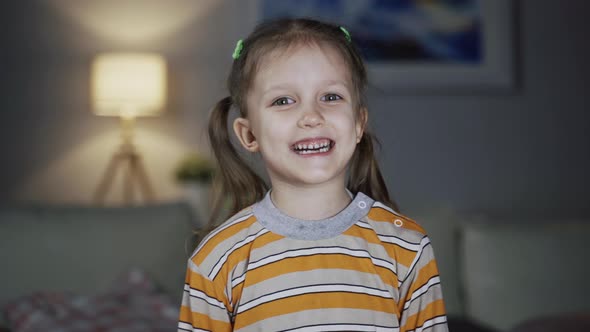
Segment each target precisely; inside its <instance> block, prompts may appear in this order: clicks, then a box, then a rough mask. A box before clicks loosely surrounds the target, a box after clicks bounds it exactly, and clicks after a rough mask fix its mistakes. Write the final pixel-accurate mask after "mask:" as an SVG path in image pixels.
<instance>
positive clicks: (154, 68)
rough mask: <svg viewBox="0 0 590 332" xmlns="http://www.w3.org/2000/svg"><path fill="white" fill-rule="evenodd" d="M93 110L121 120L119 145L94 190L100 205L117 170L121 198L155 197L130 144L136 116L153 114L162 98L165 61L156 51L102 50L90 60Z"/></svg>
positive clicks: (160, 107) (127, 201) (131, 200)
mask: <svg viewBox="0 0 590 332" xmlns="http://www.w3.org/2000/svg"><path fill="white" fill-rule="evenodd" d="M91 75H92V82H91V90H92V100H93V108H94V113H95V114H97V115H101V116H117V117H119V118H120V119H121V145H120V146H119V149H118V151H116V152H115V154H114V155H113V156H112V157H111V160H110V162H109V164H108V166H107V168H106V170H105V172H104V174H103V176H102V178H101V180H100V183H99V185H98V188H97V190H96V192H95V193H94V200H95V202H96V203H98V204H104V203H105V199H106V196H107V194H108V192H109V191H110V189H111V187H112V184H113V181H114V180H115V178H116V177H117V173H122V172H124V173H123V174H122V175H123V176H124V177H123V201H124V203H125V204H132V203H134V202H135V196H136V193H140V194H141V195H142V196H143V200H144V201H145V202H150V201H153V200H154V199H155V195H154V192H153V189H152V187H151V185H150V181H149V178H148V176H147V172H146V169H145V166H144V163H143V161H142V158H141V155H140V154H139V152H138V151H137V149H136V147H135V145H134V143H133V127H134V124H135V118H136V117H138V116H156V115H159V114H160V113H161V112H162V111H163V107H164V104H165V100H166V62H165V60H164V58H163V57H161V56H160V55H157V54H149V53H148V54H146V53H104V54H100V55H98V56H97V57H96V58H95V59H94V61H93V63H92V73H91Z"/></svg>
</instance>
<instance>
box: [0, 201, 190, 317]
mask: <svg viewBox="0 0 590 332" xmlns="http://www.w3.org/2000/svg"><path fill="white" fill-rule="evenodd" d="M194 224H196V223H193V216H192V214H191V211H190V207H188V206H187V205H185V204H184V203H165V204H159V205H148V206H137V207H104V208H103V207H47V206H46V207H39V206H38V207H18V208H17V207H15V208H7V209H0V270H1V273H0V306H3V305H4V304H5V303H6V302H7V301H9V300H11V299H14V298H16V297H19V296H23V295H28V294H30V293H32V292H35V291H71V292H76V293H79V294H96V293H99V292H101V291H103V290H105V289H106V288H108V287H110V286H111V285H112V283H113V281H114V280H116V279H117V278H119V277H120V276H121V275H122V274H123V273H124V272H125V271H126V270H127V269H130V268H134V267H137V268H140V269H142V270H144V271H145V272H146V273H147V274H148V276H150V277H151V278H152V279H154V280H155V281H156V283H157V284H158V285H160V286H161V287H162V289H163V290H164V291H166V292H167V293H169V294H170V295H172V296H173V297H174V299H177V300H179V299H180V296H181V294H182V289H183V285H184V276H185V269H186V259H187V257H188V255H189V254H190V251H191V250H192V244H191V241H192V238H193V236H192V233H193V232H192V231H193V228H194V227H193V225H194Z"/></svg>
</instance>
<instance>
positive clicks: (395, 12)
mask: <svg viewBox="0 0 590 332" xmlns="http://www.w3.org/2000/svg"><path fill="white" fill-rule="evenodd" d="M513 7H514V5H513V2H512V1H511V0H429V1H417V0H373V1H369V0H367V1H358V0H281V1H276V0H258V10H259V15H258V17H259V20H267V19H274V18H280V17H311V18H317V19H321V20H324V21H329V22H333V23H335V24H338V25H341V26H344V27H345V28H346V29H347V30H348V31H350V33H351V35H352V39H353V42H354V43H355V44H356V45H357V46H358V47H359V49H360V50H361V52H362V54H363V56H364V58H365V59H366V63H367V68H368V72H369V81H370V85H371V86H372V87H374V88H376V89H378V90H380V91H383V92H385V93H391V94H396V93H400V94H408V93H409V94H414V93H416V94H422V93H461V94H462V93H478V92H485V93H487V92H494V91H498V92H506V91H510V90H511V89H512V88H513V86H514V50H513V38H512V34H513V14H514V13H513Z"/></svg>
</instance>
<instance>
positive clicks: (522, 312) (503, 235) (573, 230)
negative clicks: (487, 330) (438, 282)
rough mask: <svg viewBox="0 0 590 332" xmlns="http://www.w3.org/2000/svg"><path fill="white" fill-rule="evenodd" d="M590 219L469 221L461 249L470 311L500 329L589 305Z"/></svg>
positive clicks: (582, 308) (589, 306)
mask: <svg viewBox="0 0 590 332" xmlns="http://www.w3.org/2000/svg"><path fill="white" fill-rule="evenodd" d="M589 238H590V223H588V222H575V221H565V220H560V221H555V222H553V223H547V222H541V221H539V222H523V221H511V222H499V221H493V222H492V221H491V220H490V221H489V222H487V223H485V224H481V223H477V224H469V225H466V226H465V228H464V239H463V240H464V241H463V246H462V250H461V256H462V262H463V264H462V275H463V279H464V285H465V306H466V311H467V315H468V316H469V317H471V318H473V319H475V320H478V321H481V322H484V323H487V324H489V325H490V326H493V327H496V328H498V329H501V330H507V329H508V328H510V327H513V326H515V325H516V324H517V323H519V322H523V321H525V320H527V319H530V318H533V317H538V316H541V315H550V314H556V313H564V312H576V311H588V310H590V301H588V295H587V292H584V291H583V289H585V284H586V279H587V275H588V273H587V272H588V267H587V253H588V252H589V249H590V245H589V243H590V242H589Z"/></svg>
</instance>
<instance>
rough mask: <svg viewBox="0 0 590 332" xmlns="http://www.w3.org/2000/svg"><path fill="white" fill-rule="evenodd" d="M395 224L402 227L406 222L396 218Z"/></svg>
mask: <svg viewBox="0 0 590 332" xmlns="http://www.w3.org/2000/svg"><path fill="white" fill-rule="evenodd" d="M393 224H394V225H396V226H397V227H402V226H403V225H404V222H403V221H401V220H399V219H395V220H394V221H393Z"/></svg>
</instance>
